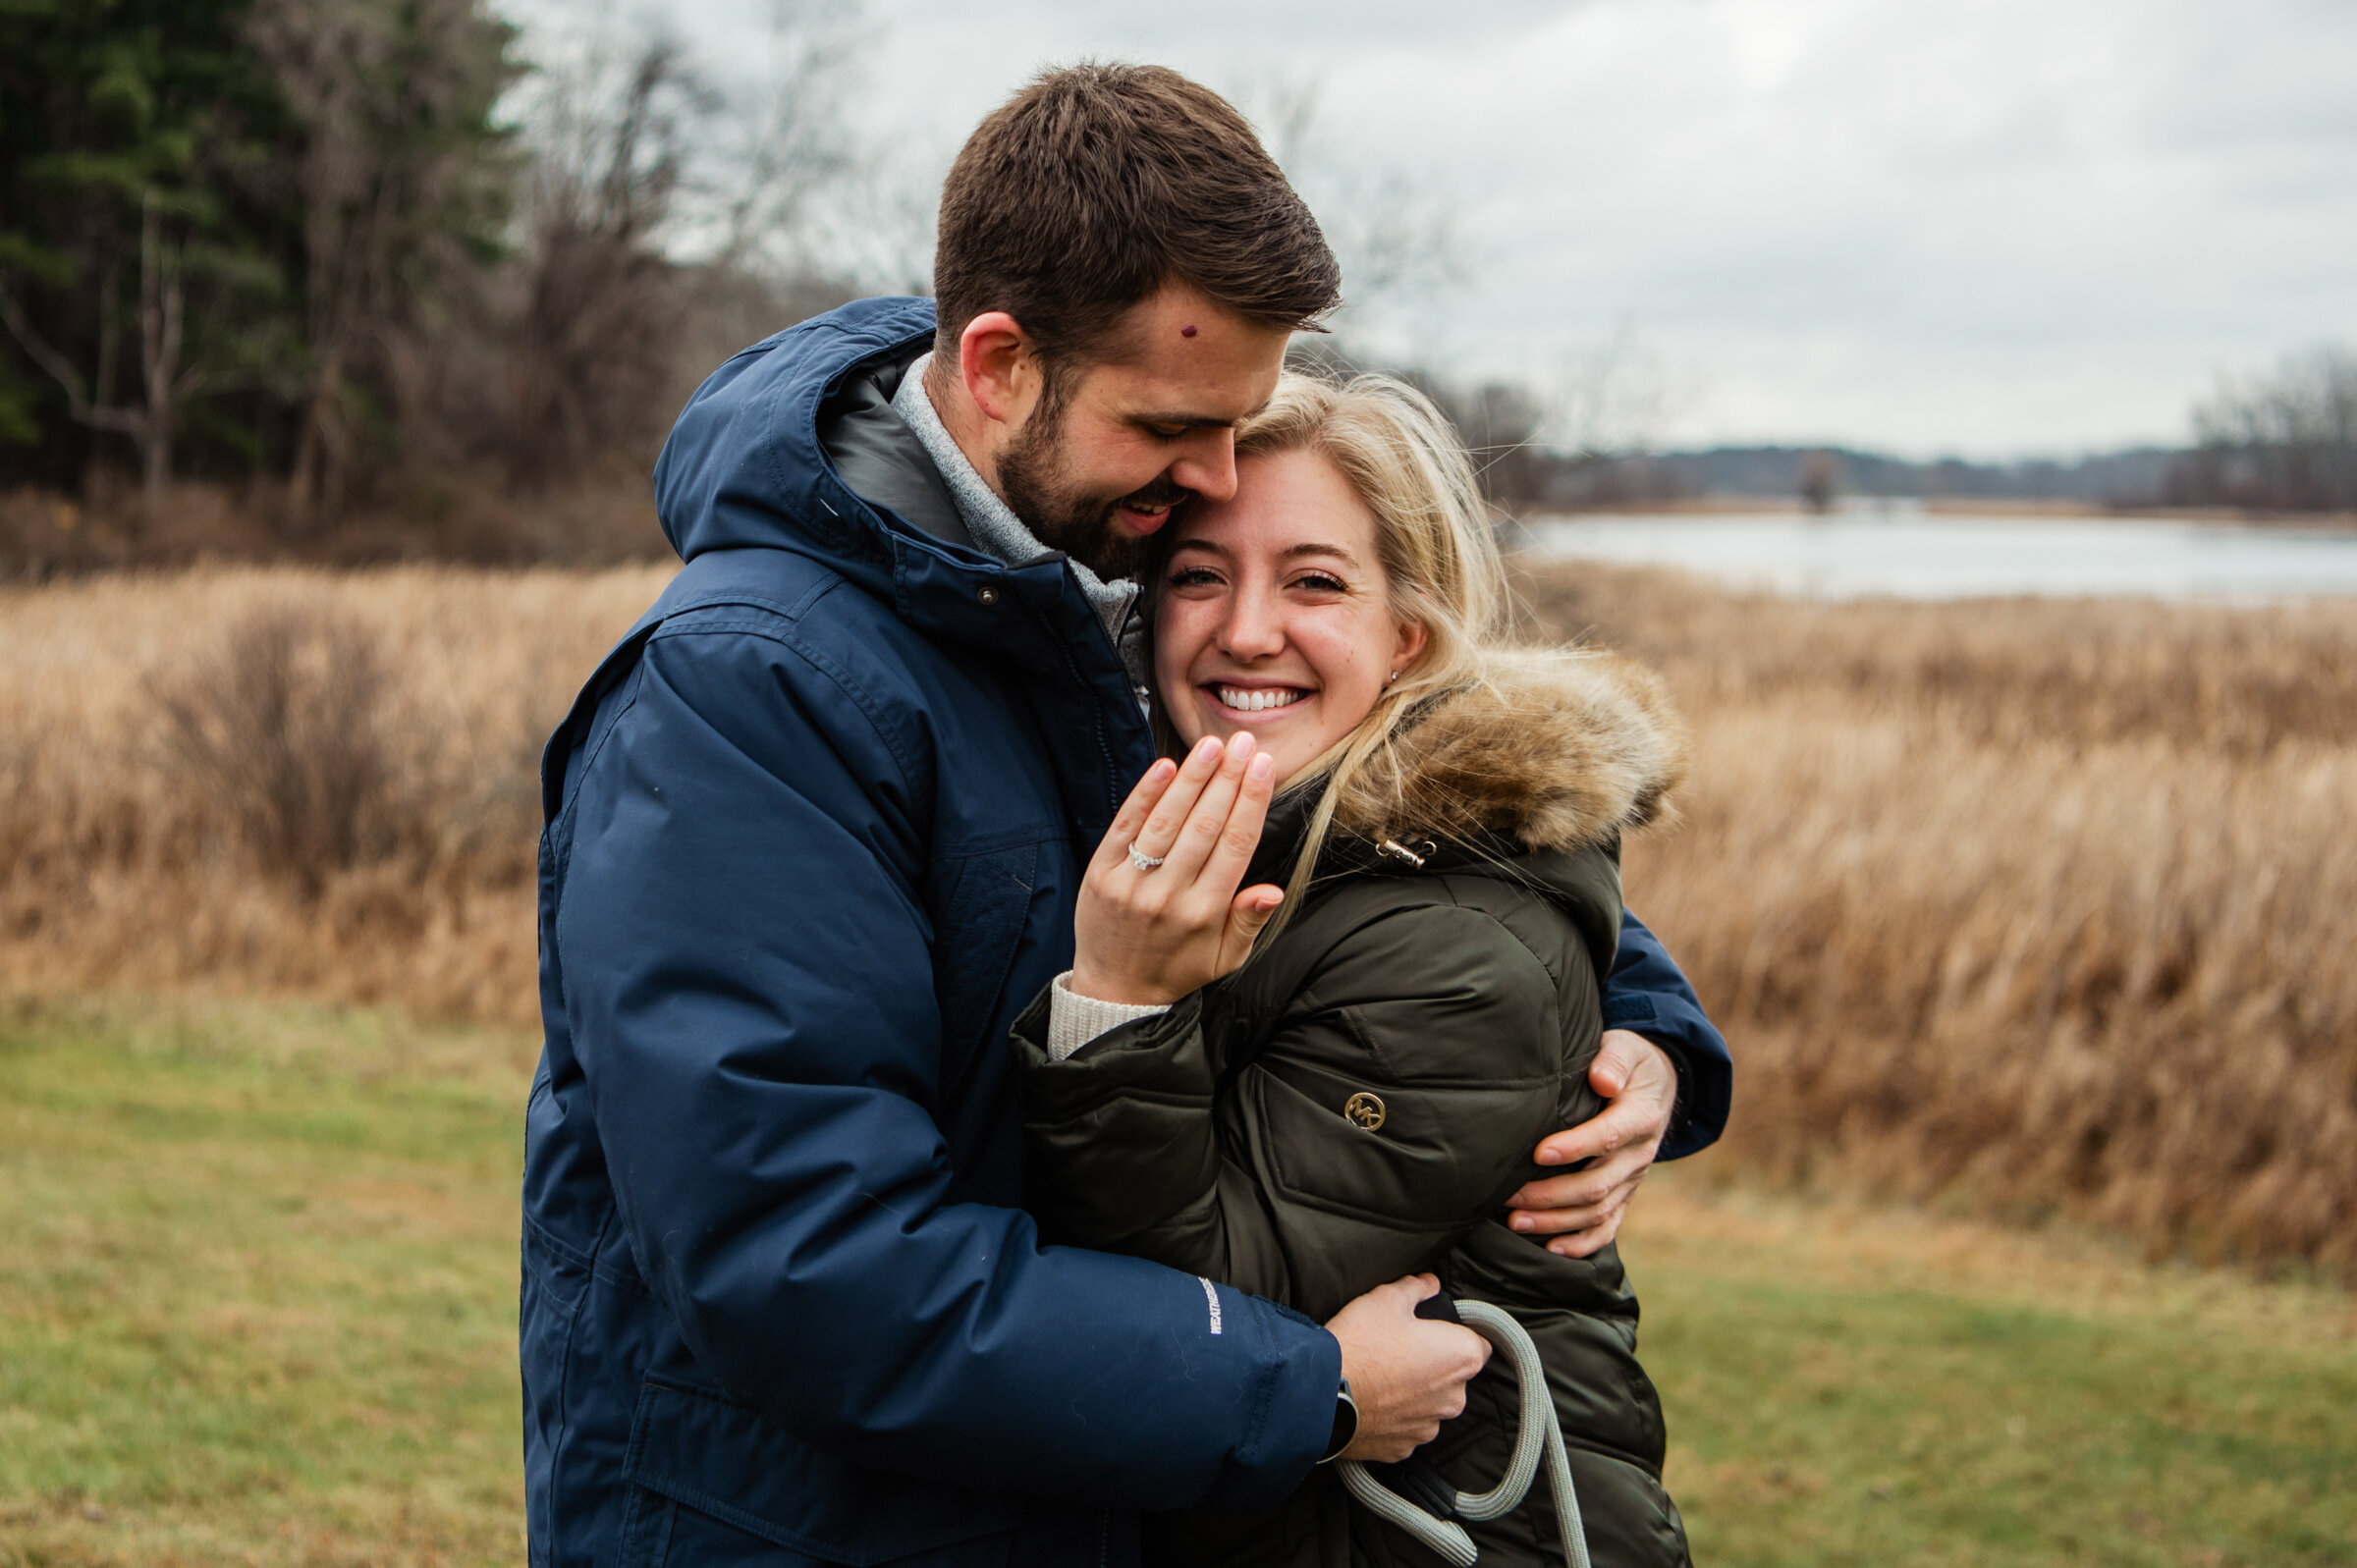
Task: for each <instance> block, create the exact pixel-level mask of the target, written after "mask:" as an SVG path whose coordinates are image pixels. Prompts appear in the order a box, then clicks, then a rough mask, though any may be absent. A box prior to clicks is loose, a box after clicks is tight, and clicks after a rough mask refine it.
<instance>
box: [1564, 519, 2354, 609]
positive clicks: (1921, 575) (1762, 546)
mask: <svg viewBox="0 0 2357 1568" xmlns="http://www.w3.org/2000/svg"><path fill="white" fill-rule="evenodd" d="M1525 537H1526V540H1527V543H1528V546H1529V548H1530V549H1531V550H1532V551H1533V552H1534V553H1535V554H1537V555H1539V556H1540V557H1542V558H1547V559H1556V560H1589V561H1611V562H1617V563H1620V564H1622V565H1628V566H1650V567H1676V568H1682V569H1684V570H1687V571H1694V572H1700V573H1702V574H1704V575H1706V576H1711V577H1715V578H1718V579H1720V580H1721V581H1724V582H1728V583H1733V584H1736V585H1739V586H1743V587H1752V588H1766V589H1769V590H1771V591H1773V592H1777V593H1787V594H1794V595H1800V596H1804V597H1809V598H1824V599H1857V598H1868V597H1886V596H1887V597H1894V598H1901V599H1975V598H1987V597H1993V596H1998V595H2006V594H2036V595H2047V596H2055V597H2062V596H2078V595H2107V596H2136V597H2147V598H2161V599H2190V598H2204V599H2212V598H2215V599H2275V598H2285V597H2291V596H2296V595H2305V594H2357V533H2322V532H2304V531H2300V530H2297V529H2290V528H2229V527H2220V526H2216V525H2205V524H2200V523H2179V522H2164V521H2153V520H2120V521H2112V520H2110V519H2105V518H2086V517H2018V516H1969V515H1959V514H1946V513H1943V514H1937V515H1934V514H1926V513H1923V512H1921V511H1901V510H1890V511H1847V512H1840V513H1836V514H1832V515H1830V516H1822V517H1817V516H1803V515H1797V514H1791V513H1761V514H1733V513H1729V514H1706V515H1668V516H1665V515H1604V514H1597V515H1588V516H1579V517H1549V518H1537V519H1533V520H1532V521H1531V522H1530V523H1529V524H1528V525H1527V528H1526V530H1525Z"/></svg>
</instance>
